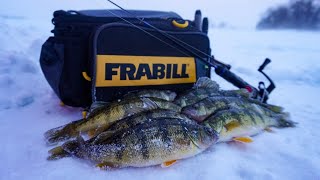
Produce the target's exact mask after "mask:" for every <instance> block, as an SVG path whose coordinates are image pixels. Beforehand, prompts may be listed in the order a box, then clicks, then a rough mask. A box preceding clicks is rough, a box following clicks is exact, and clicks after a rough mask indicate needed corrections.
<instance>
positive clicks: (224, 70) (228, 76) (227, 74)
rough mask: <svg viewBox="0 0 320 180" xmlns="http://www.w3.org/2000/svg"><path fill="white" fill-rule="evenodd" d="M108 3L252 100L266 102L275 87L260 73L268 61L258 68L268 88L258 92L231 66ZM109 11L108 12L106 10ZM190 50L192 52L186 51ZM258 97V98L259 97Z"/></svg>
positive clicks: (262, 88)
mask: <svg viewBox="0 0 320 180" xmlns="http://www.w3.org/2000/svg"><path fill="white" fill-rule="evenodd" d="M107 1H108V2H109V3H111V4H113V5H115V6H116V7H118V8H119V9H121V10H122V11H124V12H126V13H127V14H129V15H131V16H132V17H134V18H135V19H137V20H138V21H139V22H141V23H143V24H145V25H146V26H148V27H149V28H151V29H153V30H155V31H156V32H158V33H160V34H161V35H163V36H164V37H166V38H167V39H169V40H171V41H172V42H173V43H175V44H176V45H177V46H178V47H180V48H181V49H183V50H184V51H186V52H188V53H191V54H192V55H193V56H195V57H197V58H198V59H199V60H201V61H202V62H203V63H204V64H206V65H207V66H209V67H213V68H215V72H216V74H217V75H219V76H221V77H222V78H224V79H225V80H227V81H228V82H230V83H231V84H233V85H234V86H236V87H238V88H245V89H247V90H248V91H249V92H251V93H252V94H253V98H257V99H260V100H261V101H262V102H266V101H267V99H268V95H269V94H270V93H271V91H272V90H273V89H274V88H275V85H274V83H273V81H272V80H271V79H270V78H269V77H268V76H267V75H266V74H265V73H263V72H262V70H263V69H264V67H265V66H266V65H267V64H269V63H270V62H271V61H270V59H266V60H265V61H264V63H263V65H261V66H260V68H259V72H261V73H262V74H263V75H264V76H266V77H267V79H268V80H269V81H270V85H269V87H268V88H265V87H264V83H263V82H260V83H259V90H258V89H257V88H255V87H254V86H252V85H250V84H249V83H247V82H246V81H244V80H243V79H242V78H240V77H239V76H237V75H236V74H234V73H233V72H231V71H230V69H231V66H230V65H228V64H225V63H222V62H220V61H218V60H216V59H215V58H214V56H212V55H209V54H207V53H205V52H203V51H201V50H199V49H197V48H196V47H193V46H192V45H190V44H188V43H186V42H184V41H182V40H181V39H179V38H176V37H175V36H172V35H170V34H168V33H167V32H165V31H163V30H161V29H159V28H157V27H155V26H153V25H152V24H150V23H148V22H146V21H145V20H144V19H143V18H139V17H137V16H136V15H134V14H133V13H132V12H130V11H128V10H126V9H124V8H123V7H121V6H120V5H118V4H116V3H115V2H113V1H112V0H107ZM107 11H109V10H107ZM109 13H111V14H113V15H115V16H116V17H118V18H120V19H121V20H123V21H125V22H127V23H129V24H130V25H132V26H133V27H135V28H138V29H139V30H141V31H143V32H144V33H146V34H148V35H150V36H152V37H153V38H155V39H157V40H159V41H161V42H162V43H164V44H166V45H168V46H170V47H172V48H174V49H176V50H177V51H179V52H181V53H183V54H184V55H188V54H186V53H185V52H184V51H181V49H179V48H177V47H176V46H173V45H171V44H169V43H167V42H165V41H164V40H162V39H160V38H159V37H157V36H155V35H153V34H152V33H149V32H147V31H146V30H144V29H142V28H140V27H139V26H137V25H135V24H134V23H132V22H130V21H128V20H126V19H125V18H123V17H121V16H119V15H117V14H116V13H113V12H112V11H109ZM184 45H185V46H187V47H188V48H191V49H192V50H190V49H188V48H187V47H185V46H184ZM193 50H194V51H197V52H198V53H200V54H202V55H204V56H205V57H206V58H208V59H209V61H208V60H206V59H204V58H203V57H201V56H199V54H197V53H195V52H194V51H193ZM259 96H260V97H259Z"/></svg>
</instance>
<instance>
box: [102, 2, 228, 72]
mask: <svg viewBox="0 0 320 180" xmlns="http://www.w3.org/2000/svg"><path fill="white" fill-rule="evenodd" d="M107 1H108V2H110V3H111V4H113V5H115V6H116V7H118V8H119V9H121V10H123V11H124V12H126V13H128V14H129V15H131V16H133V17H134V18H135V19H137V20H139V21H140V22H142V23H144V24H146V25H147V26H149V27H150V28H152V29H154V30H156V31H157V32H159V33H161V35H163V36H165V37H166V38H168V39H170V40H171V41H173V42H174V43H176V44H177V45H179V46H180V47H181V48H183V49H184V50H186V51H187V52H189V53H191V54H193V55H195V56H196V57H198V58H199V59H201V60H202V61H203V62H204V63H205V64H207V65H209V66H211V67H217V66H216V65H214V64H212V63H210V62H208V61H207V60H205V59H203V58H202V57H200V56H199V55H198V54H196V53H195V52H192V51H190V49H188V48H186V47H184V46H182V45H181V44H184V45H186V46H188V47H189V48H191V49H193V50H196V51H198V52H199V53H201V54H202V55H205V56H206V57H207V58H209V59H212V60H214V61H216V63H218V64H222V65H224V66H226V65H225V64H223V63H221V62H218V61H217V60H215V59H214V58H213V56H211V55H209V54H207V53H205V52H203V51H201V50H199V49H197V48H195V47H193V46H192V45H190V44H188V43H186V42H184V41H182V40H180V39H178V38H176V37H174V36H172V35H170V34H168V33H166V32H165V31H163V30H161V29H158V28H157V27H155V26H153V25H151V24H149V23H148V22H146V21H144V19H143V18H139V17H137V16H135V15H134V14H133V13H131V12H130V11H128V10H126V9H124V8H122V7H121V6H119V5H118V4H116V3H115V2H113V1H112V0H107ZM108 12H110V11H109V10H108ZM111 13H112V12H111ZM112 14H113V15H115V16H116V17H118V18H120V19H122V20H125V19H124V18H122V17H120V16H119V15H117V14H115V13H112ZM125 21H126V22H127V23H129V24H131V25H133V26H134V27H136V28H138V29H140V30H143V29H142V28H140V27H138V26H136V25H134V24H133V23H131V22H129V21H127V20H125ZM143 32H146V33H147V34H148V35H150V33H148V32H147V31H145V30H143ZM151 35H152V34H151ZM152 37H154V35H152ZM156 39H157V40H160V41H161V42H163V43H166V44H167V45H170V47H174V49H176V50H178V48H177V47H175V46H172V45H171V44H169V43H167V42H164V41H163V40H162V39H160V38H158V37H156ZM179 52H181V50H180V49H179ZM184 54H186V53H184Z"/></svg>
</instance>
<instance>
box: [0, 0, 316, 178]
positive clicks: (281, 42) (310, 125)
mask: <svg viewBox="0 0 320 180" xmlns="http://www.w3.org/2000/svg"><path fill="white" fill-rule="evenodd" d="M96 1H97V0H96ZM96 1H95V2H96ZM26 2H38V1H36V0H32V1H17V0H12V1H8V2H5V3H4V2H1V8H0V9H1V11H0V27H1V28H0V117H1V118H0V137H2V140H1V146H0V147H1V148H0V159H1V165H0V179H3V180H11V179H12V180H16V179H32V180H34V179H73V180H74V179H77V180H78V179H86V180H88V179H108V180H111V179H268V180H270V179H320V146H319V143H320V141H319V137H320V131H319V129H320V122H319V117H320V108H319V105H318V103H319V101H320V95H319V92H320V74H319V72H320V63H319V57H320V45H319V42H320V34H319V32H308V31H255V30H254V29H251V28H250V27H249V26H247V28H246V27H240V26H238V24H242V23H238V24H237V23H235V22H238V21H242V20H243V19H236V18H237V15H234V14H232V15H229V16H226V18H225V19H224V18H223V15H222V13H223V11H222V10H218V11H216V12H210V11H209V10H210V7H212V11H214V10H215V8H214V7H215V6H214V5H217V6H218V7H220V6H221V5H220V6H219V3H216V4H215V3H212V6H208V4H210V2H209V1H204V3H203V4H202V5H201V6H203V7H202V8H204V9H205V10H206V13H205V12H203V14H207V15H209V17H210V18H211V19H214V20H216V22H219V21H227V23H230V24H233V25H235V28H226V29H215V28H213V29H210V33H209V36H210V40H211V45H212V50H213V54H214V55H215V57H216V58H217V59H219V60H221V61H223V62H226V63H229V64H231V65H232V67H233V68H232V70H233V71H234V72H235V73H237V74H238V75H240V76H241V77H242V78H243V79H245V80H247V81H248V82H250V83H251V84H254V85H257V84H258V82H259V81H260V80H263V81H266V79H265V78H264V77H263V76H262V75H261V74H260V73H258V71H257V69H258V67H259V65H260V64H261V63H262V62H263V60H264V58H266V57H269V58H270V59H271V60H272V63H271V64H270V65H269V66H268V67H267V68H266V69H265V71H266V72H267V73H268V74H269V75H270V76H271V77H272V78H273V80H274V81H275V83H276V86H277V88H276V89H275V91H274V92H273V93H272V94H271V98H270V101H269V103H272V104H276V105H281V106H284V107H285V109H286V111H288V112H290V114H291V117H292V120H293V121H296V122H298V123H299V124H298V125H297V127H296V128H288V129H274V133H267V132H264V133H262V134H260V135H258V136H255V137H253V139H254V142H253V143H251V144H234V143H231V144H227V143H221V144H216V145H214V146H212V147H211V148H210V149H209V150H207V151H205V152H204V153H202V154H200V155H198V156H196V157H192V158H189V159H186V160H181V161H179V162H178V163H177V164H175V165H173V166H171V167H169V168H165V169H164V168H161V167H159V166H155V167H148V168H125V169H114V170H109V171H103V170H100V169H98V168H96V167H95V166H94V164H92V163H90V162H88V161H84V160H79V159H75V158H64V159H61V160H58V161H47V160H46V157H47V155H48V153H47V151H48V150H49V149H50V148H51V147H48V146H47V145H46V143H45V141H44V138H43V133H44V132H45V131H46V130H48V129H51V128H54V127H57V126H59V125H62V124H65V123H68V122H70V121H72V120H77V119H80V118H81V109H79V108H71V107H61V106H59V102H60V101H59V99H58V98H57V97H56V95H55V94H54V92H53V91H52V89H51V88H50V86H49V85H48V83H47V82H46V80H45V78H44V76H43V74H42V72H41V69H40V65H39V55H40V49H41V45H42V43H43V42H44V41H45V40H46V38H47V37H48V36H50V30H51V29H52V28H53V26H52V25H51V24H50V22H51V21H50V20H51V19H50V18H51V17H50V16H51V14H52V11H54V10H56V9H77V8H79V9H90V8H104V7H106V8H113V7H111V6H110V5H105V6H104V3H103V2H102V1H100V2H99V5H97V4H95V5H93V4H90V3H89V2H88V1H86V2H85V1H82V0H81V1H79V3H77V2H75V1H74V2H71V1H66V2H65V1H58V2H59V3H60V4H59V3H52V2H51V1H50V2H49V1H43V2H42V1H41V3H39V4H33V5H32V4H31V5H30V4H26ZM39 2H40V1H39ZM90 2H91V1H90ZM161 2H162V1H161ZM164 2H167V3H169V1H167V0H165V1H164ZM170 2H171V1H170ZM178 2H180V3H183V4H184V6H186V3H185V1H183V2H182V1H178ZM178 2H177V6H178V4H179V3H178ZM221 2H222V1H220V4H222V3H221ZM231 2H232V1H231ZM231 2H230V3H231ZM246 2H251V3H253V5H252V6H254V5H255V4H254V3H255V1H250V0H246ZM274 2H277V1H270V3H274ZM3 3H4V4H3ZM14 3H15V4H14ZM20 3H22V4H20ZM46 3H48V4H50V6H49V5H48V4H46ZM119 3H120V4H121V5H126V6H125V7H126V8H128V9H136V8H139V9H144V8H149V9H150V8H151V9H154V10H165V9H166V8H167V9H168V5H166V3H163V4H161V3H160V4H159V3H157V4H158V5H159V7H158V6H152V3H151V2H146V3H138V4H134V3H133V2H128V3H127V2H125V1H123V0H121V1H120V0H119ZM198 3H199V2H198ZM198 3H196V2H195V1H192V3H190V4H189V6H188V7H184V6H183V7H182V8H177V6H173V8H172V10H173V11H177V12H178V13H179V14H182V15H184V16H187V14H188V18H192V16H193V13H194V10H195V9H193V8H201V6H192V5H196V4H198ZM205 3H207V4H205ZM270 3H269V5H270ZM187 4H188V3H187ZM235 4H236V5H237V3H235ZM17 5H19V6H18V7H16V9H14V8H13V9H12V7H15V6H17ZM51 5H52V6H51ZM138 5H139V6H138ZM236 5H230V6H233V8H234V10H235V13H241V12H244V11H243V10H241V9H240V10H238V11H236V8H235V7H236ZM256 5H257V6H258V7H259V8H260V9H259V13H260V12H263V11H264V9H263V8H267V3H262V4H257V3H256ZM46 6H48V7H46ZM6 7H7V8H6ZM24 7H28V8H27V9H26V12H27V13H26V15H25V13H24V11H23V8H24ZM42 7H43V8H42ZM72 7H75V8H72ZM169 7H171V6H169ZM241 7H245V6H244V5H242V6H241ZM268 7H269V6H268ZM10 8H11V10H10ZM38 9H39V11H38ZM43 9H45V10H46V11H44V10H43ZM170 10H171V9H170ZM227 11H228V12H230V10H227ZM246 11H248V10H246ZM254 12H255V13H256V14H254V15H255V16H254V19H252V18H251V19H250V18H249V19H250V20H248V21H246V22H245V23H247V24H250V23H254V22H253V20H255V19H258V15H259V13H258V10H255V11H254ZM216 14H217V15H216ZM215 15H216V16H217V17H219V18H217V19H215V17H216V16H215ZM251 21H252V22H251ZM251 25H252V24H251ZM253 26H254V25H252V27H253ZM212 79H214V80H216V81H218V83H219V84H220V85H221V87H222V88H223V89H231V88H234V87H233V86H232V85H230V84H228V83H227V82H226V81H224V80H222V79H221V78H220V77H218V76H216V75H213V76H212Z"/></svg>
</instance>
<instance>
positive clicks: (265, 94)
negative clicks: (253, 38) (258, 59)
mask: <svg viewBox="0 0 320 180" xmlns="http://www.w3.org/2000/svg"><path fill="white" fill-rule="evenodd" d="M270 62H271V60H270V59H269V58H266V59H265V60H264V62H263V63H262V65H261V66H260V67H259V69H258V71H259V72H260V73H261V74H263V75H264V76H265V77H266V78H267V79H268V81H269V82H270V84H269V86H268V87H267V88H266V86H265V83H264V82H262V81H260V82H259V85H258V90H259V92H258V93H259V96H258V99H259V100H260V101H261V102H263V103H267V100H268V99H269V95H270V93H271V92H272V91H273V90H274V89H275V88H276V86H275V84H274V82H273V81H272V79H271V78H270V77H269V76H268V75H267V74H266V73H264V72H263V69H264V68H265V67H266V66H267V65H268V64H269V63H270Z"/></svg>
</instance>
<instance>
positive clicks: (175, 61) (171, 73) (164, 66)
mask: <svg viewBox="0 0 320 180" xmlns="http://www.w3.org/2000/svg"><path fill="white" fill-rule="evenodd" d="M96 65H97V67H96V68H97V72H96V73H97V74H96V87H110V86H146V85H162V84H184V83H194V82H195V81H196V65H195V59H194V58H193V57H161V56H122V55H121V56H120V55H97V63H96Z"/></svg>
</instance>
